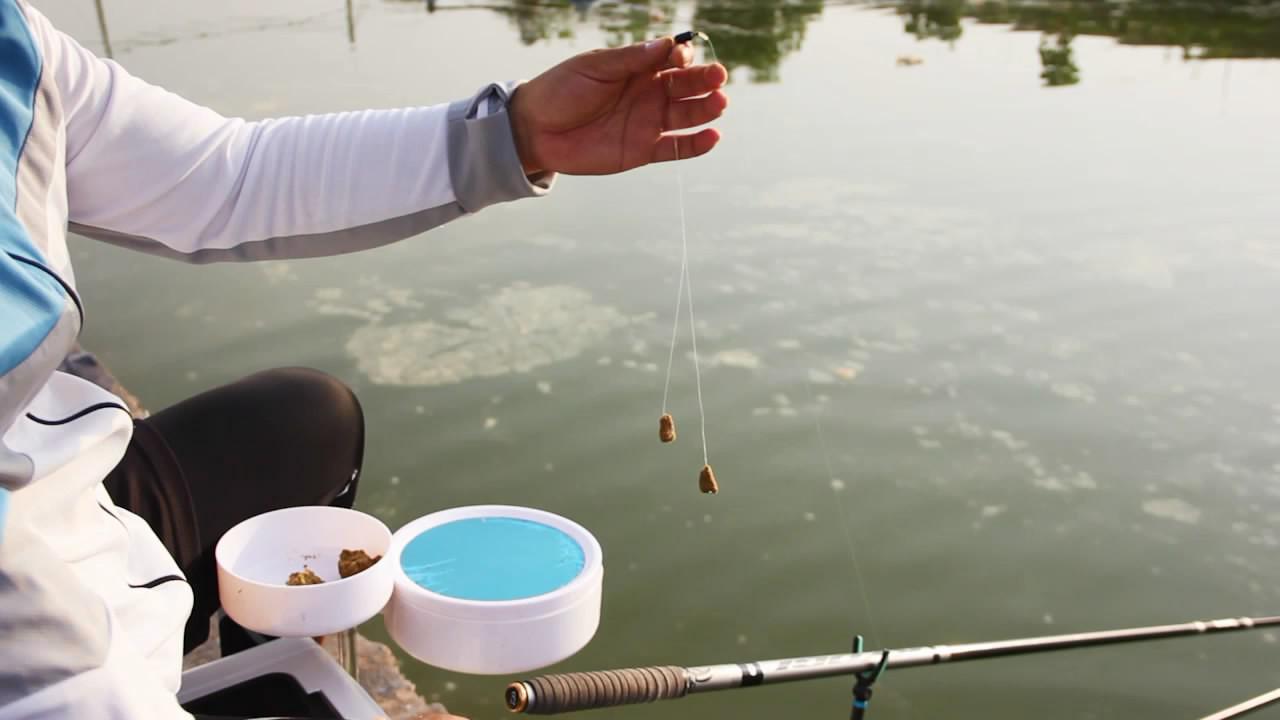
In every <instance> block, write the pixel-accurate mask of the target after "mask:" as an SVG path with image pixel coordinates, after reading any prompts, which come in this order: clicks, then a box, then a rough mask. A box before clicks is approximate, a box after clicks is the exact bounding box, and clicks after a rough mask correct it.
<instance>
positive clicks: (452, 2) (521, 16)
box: [388, 0, 1280, 85]
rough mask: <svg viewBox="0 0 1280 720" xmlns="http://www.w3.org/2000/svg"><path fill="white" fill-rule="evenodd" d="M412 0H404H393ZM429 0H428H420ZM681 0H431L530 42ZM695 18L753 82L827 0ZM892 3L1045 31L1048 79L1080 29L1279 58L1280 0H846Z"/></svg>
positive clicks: (666, 25)
mask: <svg viewBox="0 0 1280 720" xmlns="http://www.w3.org/2000/svg"><path fill="white" fill-rule="evenodd" d="M388 1H391V2H403V1H404V0H388ZM416 1H417V2H422V0H416ZM679 1H680V0H438V2H439V4H438V7H437V0H427V2H428V6H429V7H430V8H435V9H439V10H446V9H450V10H452V9H459V10H460V9H472V10H474V9H486V10H492V11H494V12H498V13H500V14H502V15H505V16H506V17H507V18H508V19H509V20H510V21H511V23H512V24H513V25H514V26H515V28H516V31H517V32H518V34H519V36H520V41H521V42H522V43H524V44H526V45H531V44H533V43H536V42H539V41H543V40H549V39H554V38H562V37H572V36H573V33H574V28H575V27H576V26H577V25H579V24H583V23H594V24H596V25H597V26H598V27H599V28H600V29H601V30H603V31H604V33H605V38H606V42H607V43H608V44H609V45H622V44H625V43H631V42H637V41H640V40H643V39H645V38H650V37H654V36H656V35H661V34H664V33H669V32H672V31H675V30H682V29H687V28H683V27H682V28H675V27H674V25H673V23H674V19H675V17H676V9H677V3H678V2H679ZM687 1H688V3H689V4H688V6H685V5H682V7H686V8H687V7H689V6H691V7H692V26H693V27H694V28H696V29H698V30H702V31H704V32H706V33H707V34H709V35H710V36H711V37H712V39H713V41H714V42H715V49H716V51H717V53H718V56H719V58H718V59H719V60H720V62H722V63H724V64H725V66H727V67H728V68H729V69H730V70H733V69H735V68H747V69H748V70H749V71H750V77H751V80H752V81H753V82H773V81H776V80H778V79H779V67H780V65H781V63H782V61H783V59H784V58H786V56H787V55H788V54H790V53H793V52H795V51H797V50H799V49H800V47H801V45H802V44H803V42H804V39H805V31H806V29H807V27H808V24H809V22H810V21H811V20H813V19H814V18H816V17H818V16H819V15H820V14H821V13H822V10H823V5H824V1H825V0H687ZM837 1H839V2H841V3H842V4H865V5H867V6H869V7H892V8H894V9H896V12H897V13H898V14H899V15H901V16H902V18H903V29H904V30H905V32H907V33H909V34H911V35H913V36H915V37H916V38H918V39H920V40H942V41H944V42H949V43H955V42H959V41H960V40H961V38H962V36H963V35H964V21H965V20H968V21H970V22H977V23H984V24H985V23H998V24H1003V25H1010V26H1012V27H1013V29H1015V30H1029V31H1040V32H1042V33H1044V40H1043V41H1042V43H1041V46H1040V48H1039V55H1040V64H1041V70H1042V73H1041V77H1042V78H1044V81H1045V84H1047V85H1071V84H1074V83H1077V82H1079V81H1080V74H1081V71H1080V68H1079V67H1077V66H1076V64H1075V59H1074V53H1073V49H1072V42H1073V40H1074V39H1075V38H1077V37H1079V36H1081V35H1093V36H1107V37H1113V38H1115V39H1116V40H1117V41H1119V42H1121V43H1124V44H1130V45H1163V46H1173V47H1179V48H1182V51H1183V57H1184V58H1186V59H1188V60H1193V59H1205V58H1260V57H1266V58H1280V0H897V2H894V0H883V2H882V1H881V0H837Z"/></svg>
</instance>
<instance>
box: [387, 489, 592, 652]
mask: <svg viewBox="0 0 1280 720" xmlns="http://www.w3.org/2000/svg"><path fill="white" fill-rule="evenodd" d="M472 518H514V519H517V520H527V521H532V522H535V523H541V524H543V525H548V526H550V527H552V528H555V529H556V530H559V531H561V532H563V533H564V534H565V535H568V536H569V537H570V538H571V539H572V540H573V541H574V542H576V543H577V544H578V545H579V546H580V547H581V548H582V552H583V567H582V570H581V571H580V572H579V573H578V575H577V576H576V577H574V578H573V579H572V580H570V581H569V582H568V583H566V584H564V585H561V586H560V587H558V588H556V589H554V590H552V591H550V592H547V593H545V594H542V595H535V596H532V597H526V598H521V599H518V600H466V599H460V598H456V597H449V596H447V595H442V594H439V593H436V592H432V591H431V590H428V589H426V588H424V587H422V586H421V585H419V584H418V583H416V582H414V581H413V580H412V579H411V578H410V577H409V576H408V574H407V573H406V572H405V570H404V567H403V565H402V564H401V553H402V552H403V551H404V548H405V546H406V545H408V544H409V543H410V542H412V541H413V540H414V539H415V538H417V537H418V536H419V535H421V534H422V533H424V532H426V531H427V530H430V529H432V528H435V527H437V526H440V525H444V524H447V523H451V522H454V521H457V520H466V519H472ZM387 559H388V560H390V561H391V562H390V563H388V566H389V568H390V570H391V572H392V573H393V575H394V577H395V592H394V593H393V594H392V597H391V602H390V603H389V604H388V605H387V608H386V611H385V613H384V616H385V620H386V625H387V631H388V632H389V633H390V635H391V637H392V639H394V640H395V641H396V643H397V644H399V645H400V647H402V648H404V650H405V651H407V652H408V653H409V654H410V655H412V656H414V657H415V658H417V659H419V660H421V661H422V662H425V663H427V664H429V665H434V666H436V667H439V668H444V669H446V670H453V671H455V672H462V673H472V674H477V675H505V674H510V673H519V672H525V671H529V670H535V669H537V668H541V667H545V666H547V665H551V664H554V663H557V662H560V661H561V660H564V659H565V658H568V657H569V656H571V655H573V654H574V653H576V652H578V651H579V650H581V649H582V648H583V647H584V646H586V644H587V642H589V641H590V640H591V638H592V636H594V635H595V632H596V628H597V627H599V625H600V597H601V589H602V587H603V583H604V553H603V551H602V550H601V549H600V543H599V542H597V541H596V539H595V537H594V536H592V535H591V533H589V532H587V530H586V529H585V528H583V527H582V526H581V525H579V524H577V523H575V522H573V521H572V520H568V519H566V518H563V517H560V516H559V515H555V514H552V513H549V512H545V511H542V510H534V509H531V508H523V507H514V506H508V505H477V506H472V507H461V508H453V509H450V510H443V511H441V512H437V513H432V514H431V515H427V516H425V517H422V518H419V519H417V520H415V521H413V522H411V523H409V524H408V525H405V526H404V527H402V528H400V529H399V530H397V531H396V533H395V535H394V537H393V538H392V542H391V551H390V553H388V556H387ZM379 564H381V563H379Z"/></svg>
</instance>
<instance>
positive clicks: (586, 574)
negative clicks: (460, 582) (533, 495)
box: [387, 505, 604, 621]
mask: <svg viewBox="0 0 1280 720" xmlns="http://www.w3.org/2000/svg"><path fill="white" fill-rule="evenodd" d="M472 518H513V519H516V520H529V521H533V522H538V523H542V524H544V525H549V526H551V527H554V528H556V529H557V530H560V531H562V532H564V533H565V534H566V535H568V536H569V537H571V538H573V540H574V542H576V543H578V545H579V547H581V548H582V552H583V563H582V570H581V571H580V572H579V573H578V574H577V575H575V576H574V578H573V579H572V580H570V581H569V582H567V583H565V584H564V585H561V586H560V587H558V588H556V589H555V590H552V591H551V592H547V593H543V594H541V595H533V596H530V597H524V598H517V599H515V600H467V599H463V598H455V597H450V596H448V595H442V594H440V593H437V592H434V591H432V590H428V589H427V588H424V587H422V586H421V585H419V584H417V583H416V582H414V581H413V580H412V579H411V578H410V577H409V576H408V574H407V573H405V571H404V566H403V565H402V564H401V562H400V558H401V553H402V552H403V550H404V548H405V546H406V545H408V544H409V543H410V542H411V541H412V540H413V539H415V538H417V537H418V536H419V535H421V534H422V533H423V532H425V531H427V530H430V529H431V528H434V527H439V526H440V525H444V524H447V523H450V522H454V521H456V520H468V519H472ZM387 559H390V560H391V561H392V564H393V568H392V572H394V573H395V577H396V594H397V595H400V596H401V600H403V601H406V602H408V604H409V605H412V606H414V607H418V608H420V609H422V610H431V611H434V612H437V613H442V614H445V615H447V616H451V617H456V618H458V619H483V620H491V621H504V620H517V619H522V618H529V617H536V616H537V615H542V614H545V613H550V612H554V611H555V610H557V609H559V608H561V607H562V606H568V605H573V604H575V602H576V600H577V599H578V598H579V596H580V595H581V594H582V593H584V592H588V591H589V590H590V589H591V587H592V586H593V585H594V584H595V583H597V582H599V579H598V577H599V575H600V574H601V573H602V572H603V568H604V550H603V549H602V548H601V546H600V542H599V541H598V540H596V538H595V536H594V535H592V534H591V532H590V531H588V530H587V529H586V528H584V527H583V526H582V525H579V524H578V523H576V522H574V521H573V520H570V519H568V518H566V517H563V516H561V515H557V514H555V513H552V512H548V511H546V510H539V509H537V508H530V507H521V506H518V505H467V506H463V507H456V508H450V509H447V510H440V511H437V512H434V513H431V514H429V515H424V516H423V517H420V518H418V519H416V520H412V521H410V522H409V523H407V524H406V525H404V526H403V527H401V528H400V529H399V530H396V531H395V533H394V534H393V535H392V539H391V549H390V550H388V551H387ZM507 613H511V614H512V615H513V616H508V617H505V618H504V617H501V616H503V615H507ZM495 615H497V616H498V617H494V616H495Z"/></svg>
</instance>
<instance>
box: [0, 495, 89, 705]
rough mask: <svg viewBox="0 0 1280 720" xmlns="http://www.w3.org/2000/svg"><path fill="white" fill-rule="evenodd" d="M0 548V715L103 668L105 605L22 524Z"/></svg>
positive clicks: (9, 529) (14, 526)
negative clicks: (24, 700) (0, 659)
mask: <svg viewBox="0 0 1280 720" xmlns="http://www.w3.org/2000/svg"><path fill="white" fill-rule="evenodd" d="M14 520H15V522H11V523H9V525H8V527H7V528H6V530H5V538H4V542H3V543H0V657H3V658H4V661H3V662H0V708H3V707H4V706H6V705H8V704H9V703H12V702H14V701H16V700H21V699H22V698H24V697H26V696H28V695H31V694H33V693H36V692H39V691H40V690H42V689H44V688H47V687H50V686H52V685H54V684H56V683H59V682H62V681H64V680H66V679H68V678H71V677H74V676H76V675H79V674H81V673H85V672H88V671H91V670H94V669H96V668H98V667H101V666H102V664H103V662H105V660H106V657H107V645H108V642H109V639H110V635H109V632H110V629H109V625H108V622H107V611H106V608H105V607H103V605H102V601H101V600H100V599H98V598H97V597H94V596H91V595H90V594H89V592H88V590H87V589H85V587H84V585H82V584H81V583H80V581H79V580H78V579H76V577H75V575H73V574H72V572H71V569H70V568H68V567H67V566H66V565H65V564H64V563H62V562H61V561H59V560H58V559H57V558H55V557H54V556H53V554H52V552H51V551H50V550H49V548H48V547H47V546H45V544H44V543H43V542H42V541H40V539H39V538H37V537H36V536H35V535H34V534H33V533H32V532H31V531H30V530H28V529H27V528H26V527H25V526H24V525H23V523H22V522H21V520H20V519H19V518H14Z"/></svg>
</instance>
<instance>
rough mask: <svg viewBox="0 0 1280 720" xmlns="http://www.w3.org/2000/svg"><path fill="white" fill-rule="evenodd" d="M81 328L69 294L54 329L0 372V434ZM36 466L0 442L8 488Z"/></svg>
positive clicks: (0, 482)
mask: <svg viewBox="0 0 1280 720" xmlns="http://www.w3.org/2000/svg"><path fill="white" fill-rule="evenodd" d="M79 332H80V311H79V309H78V308H77V307H76V305H75V303H74V302H73V301H72V299H71V298H67V301H66V304H65V305H64V306H63V308H62V315H61V316H59V317H58V321H57V322H56V323H54V326H53V329H52V330H50V331H49V334H48V335H46V336H45V338H44V340H43V341H42V342H41V343H40V345H39V346H38V347H36V349H35V352H33V353H31V354H30V355H28V356H27V357H26V358H24V359H23V360H22V362H20V363H18V365H17V366H16V367H14V368H13V369H12V370H10V371H9V372H7V373H4V374H2V375H0V435H3V434H4V432H5V431H6V430H8V429H9V427H10V426H12V425H13V423H14V421H15V420H17V419H18V416H19V415H20V414H21V413H22V411H24V410H26V409H27V406H28V405H30V404H31V401H32V400H33V399H34V398H35V396H36V395H37V394H38V393H39V392H40V390H41V389H42V388H44V385H45V383H46V382H48V381H49V377H50V376H51V375H53V371H54V370H56V369H57V367H58V364H59V363H61V362H62V359H63V358H64V357H66V356H67V352H69V351H70V350H71V347H72V346H73V345H75V342H76V335H77V334H78V333H79ZM34 470H35V466H34V465H33V464H32V462H31V458H29V457H27V456H26V455H22V454H20V453H15V452H12V451H10V450H9V449H8V448H6V447H4V445H3V443H0V486H3V487H6V488H9V489H11V490H14V489H17V488H20V487H22V486H23V485H26V484H27V483H28V482H30V481H31V475H32V473H33V472H34Z"/></svg>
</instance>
